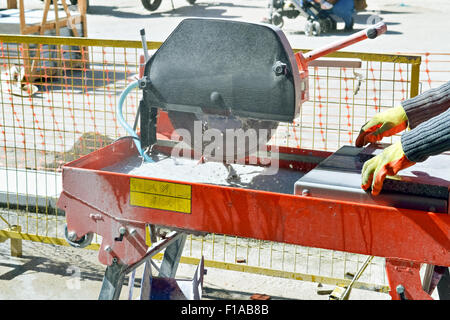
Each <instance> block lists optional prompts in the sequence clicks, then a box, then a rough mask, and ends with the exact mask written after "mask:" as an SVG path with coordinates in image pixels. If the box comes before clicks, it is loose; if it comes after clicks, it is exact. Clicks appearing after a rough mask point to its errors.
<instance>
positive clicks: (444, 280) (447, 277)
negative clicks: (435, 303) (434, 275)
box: [437, 267, 450, 300]
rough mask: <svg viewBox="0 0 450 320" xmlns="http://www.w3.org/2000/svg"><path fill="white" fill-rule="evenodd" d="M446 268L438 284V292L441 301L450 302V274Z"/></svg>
mask: <svg viewBox="0 0 450 320" xmlns="http://www.w3.org/2000/svg"><path fill="white" fill-rule="evenodd" d="M441 268H445V269H444V270H442V271H443V274H442V276H441V279H440V281H439V283H438V284H437V290H438V294H439V300H450V273H449V268H448V267H441Z"/></svg>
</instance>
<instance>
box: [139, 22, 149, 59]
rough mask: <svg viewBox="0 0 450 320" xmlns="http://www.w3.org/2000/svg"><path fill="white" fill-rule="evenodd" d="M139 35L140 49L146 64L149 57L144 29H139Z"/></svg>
mask: <svg viewBox="0 0 450 320" xmlns="http://www.w3.org/2000/svg"><path fill="white" fill-rule="evenodd" d="M140 33H141V41H142V49H144V57H145V62H146V63H147V61H148V59H149V58H150V57H149V55H148V48H147V40H146V38H145V29H141V31H140Z"/></svg>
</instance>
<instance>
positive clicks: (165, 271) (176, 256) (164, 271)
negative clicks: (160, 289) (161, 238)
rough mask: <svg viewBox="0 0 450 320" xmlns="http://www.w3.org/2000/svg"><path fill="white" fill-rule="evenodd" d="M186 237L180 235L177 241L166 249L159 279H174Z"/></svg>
mask: <svg viewBox="0 0 450 320" xmlns="http://www.w3.org/2000/svg"><path fill="white" fill-rule="evenodd" d="M186 237H187V235H186V234H182V235H181V236H180V237H179V238H178V239H177V241H175V242H173V243H172V244H171V245H170V246H168V247H167V248H166V251H165V252H164V257H163V260H162V262H161V267H160V270H159V277H162V278H175V274H176V273H177V269H178V264H179V262H180V258H181V254H182V253H183V248H184V244H185V242H186Z"/></svg>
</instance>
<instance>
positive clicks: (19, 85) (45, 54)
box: [0, 35, 430, 292]
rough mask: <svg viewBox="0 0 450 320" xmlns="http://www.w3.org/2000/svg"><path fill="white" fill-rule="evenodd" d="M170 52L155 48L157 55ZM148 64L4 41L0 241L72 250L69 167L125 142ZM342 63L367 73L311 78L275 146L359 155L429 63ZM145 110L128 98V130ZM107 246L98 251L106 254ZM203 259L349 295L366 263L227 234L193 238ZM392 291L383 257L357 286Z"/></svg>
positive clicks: (322, 70) (93, 43)
mask: <svg viewBox="0 0 450 320" xmlns="http://www.w3.org/2000/svg"><path fill="white" fill-rule="evenodd" d="M23 44H27V46H24V45H23ZM160 44H161V43H155V42H149V43H148V48H149V49H150V50H155V49H157V48H158V47H159V46H160ZM24 50H28V52H24ZM305 51H307V50H305ZM141 54H142V49H141V43H140V42H137V41H115V40H94V39H83V38H62V37H35V36H10V35H0V71H1V75H0V89H1V90H0V100H1V105H0V106H1V107H0V147H1V150H0V203H2V207H3V208H2V209H0V218H1V220H0V225H3V226H0V241H2V240H3V241H4V240H6V239H8V238H10V239H11V240H12V242H11V245H12V249H14V250H15V251H14V252H15V254H20V243H21V242H20V241H21V240H31V241H37V242H43V243H51V244H55V245H67V243H66V241H65V240H64V237H63V232H64V224H65V217H64V212H61V211H59V210H57V208H56V205H55V202H56V200H57V198H58V196H59V192H60V191H61V173H60V172H61V170H60V166H61V165H62V164H63V163H65V162H68V161H70V160H73V159H76V158H78V157H80V156H81V155H84V154H87V153H89V152H92V151H93V150H95V149H98V148H100V147H102V146H105V145H107V144H109V143H111V142H112V141H114V139H117V138H119V137H120V136H123V135H126V132H125V131H124V130H123V129H122V127H120V126H119V125H118V123H117V121H116V118H115V108H116V104H117V102H118V97H119V95H120V93H121V91H122V90H123V89H124V88H125V87H126V85H127V84H128V83H129V82H131V81H133V80H134V79H135V78H137V75H138V74H139V67H140V64H139V61H140V60H139V58H140V56H141ZM331 56H334V57H338V58H353V59H360V60H361V67H358V68H348V67H311V70H310V101H308V102H307V103H305V104H304V105H303V106H302V110H301V114H300V116H299V118H298V119H296V120H295V122H294V123H292V124H287V123H284V124H281V125H280V126H279V128H278V130H277V134H276V135H275V136H274V137H273V142H274V143H275V144H277V145H281V146H290V147H298V148H306V149H315V150H328V151H333V150H337V149H338V148H339V147H340V146H342V145H346V144H353V143H354V140H355V138H356V135H357V134H358V132H359V129H360V127H361V125H363V124H364V123H365V122H366V121H367V119H368V118H370V117H371V116H372V115H374V114H375V113H376V112H380V111H382V110H385V109H386V108H391V107H393V106H395V105H396V104H398V103H399V102H400V101H402V100H403V99H407V98H408V97H410V96H414V95H416V94H417V93H418V91H419V69H420V64H421V57H420V56H418V55H384V54H371V53H351V52H339V53H335V54H333V55H331ZM427 58H428V59H429V58H430V56H428V57H427ZM25 70H26V71H27V72H24V71H25ZM30 72H31V73H30ZM427 74H430V73H427ZM425 79H426V78H425ZM139 99H140V97H139V92H138V91H136V92H134V93H132V94H130V95H129V96H128V98H127V101H126V105H125V108H124V110H125V112H124V116H125V119H126V120H127V121H128V122H129V123H133V122H134V119H135V114H136V111H137V106H138V102H139ZM397 138H398V137H397ZM391 139H396V137H394V138H391ZM98 240H99V239H97V241H96V242H95V243H93V244H92V245H91V246H89V247H88V248H90V249H98V247H99V245H98V243H99V242H98ZM202 255H203V256H204V257H205V265H206V266H210V267H215V268H223V269H228V270H237V271H243V272H252V273H259V274H266V275H271V276H278V277H285V278H292V279H300V280H307V281H313V282H321V283H326V284H336V285H345V284H348V283H349V281H350V280H348V279H346V277H345V274H346V273H348V272H350V273H355V272H356V271H357V270H358V268H359V267H360V266H361V264H362V263H363V262H364V260H365V259H366V257H365V256H362V255H356V254H348V253H344V252H336V251H330V250H324V249H318V248H307V247H300V246H293V245H287V244H282V243H272V242H265V241H259V240H253V239H242V238H236V237H229V236H223V235H216V234H210V235H208V236H206V237H195V236H190V237H189V238H188V242H187V245H186V247H185V251H184V253H183V257H182V259H181V262H185V263H197V262H198V260H199V258H200V257H201V256H202ZM386 283H387V282H386V279H385V271H384V259H382V258H375V259H373V260H372V263H371V264H370V266H369V268H368V271H366V273H365V274H364V275H363V276H362V277H361V278H360V280H359V281H358V282H357V283H356V284H355V286H354V287H356V288H364V289H369V290H375V291H379V292H387V291H388V287H387V285H386Z"/></svg>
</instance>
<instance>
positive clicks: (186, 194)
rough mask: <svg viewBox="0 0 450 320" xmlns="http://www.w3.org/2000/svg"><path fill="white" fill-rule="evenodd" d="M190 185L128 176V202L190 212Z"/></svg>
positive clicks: (139, 205)
mask: <svg viewBox="0 0 450 320" xmlns="http://www.w3.org/2000/svg"><path fill="white" fill-rule="evenodd" d="M191 197H192V195H191V186H190V185H188V184H181V183H171V182H162V181H154V180H148V179H138V178H130V204H131V205H132V206H138V207H146V208H152V209H161V210H168V211H176V212H182V213H191Z"/></svg>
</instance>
